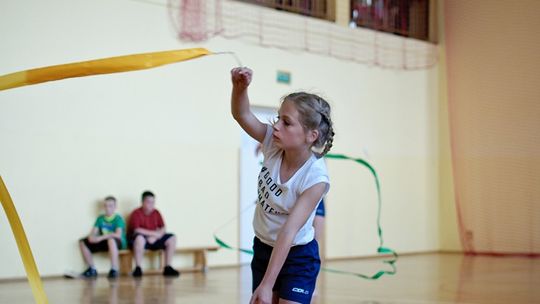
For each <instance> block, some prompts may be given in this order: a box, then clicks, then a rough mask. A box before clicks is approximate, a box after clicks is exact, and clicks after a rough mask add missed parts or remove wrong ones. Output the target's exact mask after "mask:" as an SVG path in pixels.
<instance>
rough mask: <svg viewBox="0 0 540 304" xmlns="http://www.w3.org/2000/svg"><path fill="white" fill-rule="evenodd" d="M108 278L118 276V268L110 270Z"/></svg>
mask: <svg viewBox="0 0 540 304" xmlns="http://www.w3.org/2000/svg"><path fill="white" fill-rule="evenodd" d="M107 278H109V279H115V278H118V270H116V269H111V270H109V274H108V275H107Z"/></svg>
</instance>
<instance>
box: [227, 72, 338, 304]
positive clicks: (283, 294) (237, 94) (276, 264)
mask: <svg viewBox="0 0 540 304" xmlns="http://www.w3.org/2000/svg"><path fill="white" fill-rule="evenodd" d="M251 78H252V71H251V70H250V69H248V68H242V67H241V68H235V69H233V70H232V71H231V79H232V84H233V89H232V94H231V112H232V115H233V117H234V119H235V120H236V121H237V122H238V124H240V126H241V127H242V128H243V129H244V130H245V131H246V132H247V133H248V134H249V135H250V136H251V137H253V138H254V139H255V140H257V141H259V142H260V143H262V152H263V155H264V162H263V168H262V169H261V172H260V174H259V180H258V194H259V195H258V204H257V208H256V210H255V216H254V220H253V226H254V230H255V239H254V244H253V251H254V256H253V260H252V262H251V270H252V277H253V295H252V297H251V301H250V303H253V304H254V303H265V304H266V303H278V302H279V303H310V301H311V297H312V293H313V290H314V288H315V282H316V280H317V274H318V273H319V269H320V258H319V248H318V244H317V241H316V240H315V239H314V229H313V218H314V217H315V209H316V207H317V204H318V203H319V202H320V201H321V198H322V197H323V196H324V195H325V194H326V193H327V192H328V189H329V186H330V184H329V179H328V174H327V171H326V166H325V164H324V161H323V159H321V157H322V156H323V155H324V154H326V153H327V152H328V151H329V150H330V148H331V147H332V141H333V136H334V132H333V129H332V121H331V120H330V106H329V105H328V103H327V102H326V101H325V100H323V99H322V98H320V97H319V96H317V95H313V94H308V93H292V94H289V95H287V96H285V97H284V98H283V100H282V103H281V107H280V109H279V111H278V114H279V116H278V117H277V121H275V122H274V123H273V124H272V126H270V125H267V124H263V123H261V122H260V121H259V120H258V119H257V118H256V117H255V115H254V114H253V113H252V112H251V110H250V108H249V98H248V95H247V87H248V86H249V84H250V82H251ZM313 148H314V149H319V150H318V151H320V149H322V152H320V153H318V152H315V151H314V150H313Z"/></svg>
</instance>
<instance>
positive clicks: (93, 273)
mask: <svg viewBox="0 0 540 304" xmlns="http://www.w3.org/2000/svg"><path fill="white" fill-rule="evenodd" d="M82 276H83V277H85V278H95V277H97V270H96V269H95V268H93V267H88V269H86V270H85V271H84V272H83V273H82Z"/></svg>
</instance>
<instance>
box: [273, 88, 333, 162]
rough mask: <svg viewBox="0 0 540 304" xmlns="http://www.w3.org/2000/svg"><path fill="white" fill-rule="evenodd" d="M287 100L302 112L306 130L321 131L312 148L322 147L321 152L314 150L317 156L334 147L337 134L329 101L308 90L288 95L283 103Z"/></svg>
mask: <svg viewBox="0 0 540 304" xmlns="http://www.w3.org/2000/svg"><path fill="white" fill-rule="evenodd" d="M285 101H290V102H292V103H294V105H295V106H296V109H297V110H298V113H299V114H300V122H301V123H302V125H303V126H304V128H305V129H306V130H318V131H319V137H317V139H316V140H315V142H314V143H313V146H312V148H315V149H318V150H321V149H322V151H320V152H318V151H314V152H315V153H316V154H317V157H319V158H320V157H323V156H324V155H325V154H326V153H328V151H330V149H331V148H332V142H333V141H334V135H335V133H334V127H333V124H332V119H331V118H330V105H329V104H328V102H326V100H324V99H323V98H322V97H320V96H317V95H315V94H310V93H306V92H296V93H291V94H289V95H286V96H285V97H283V98H282V103H283V102H285Z"/></svg>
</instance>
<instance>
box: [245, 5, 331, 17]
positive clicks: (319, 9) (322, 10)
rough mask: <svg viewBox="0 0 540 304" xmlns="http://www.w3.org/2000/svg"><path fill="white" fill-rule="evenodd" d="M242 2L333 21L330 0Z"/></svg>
mask: <svg viewBox="0 0 540 304" xmlns="http://www.w3.org/2000/svg"><path fill="white" fill-rule="evenodd" d="M241 1H242V2H248V3H253V4H257V5H262V6H266V7H270V8H275V9H277V10H283V11H288V12H292V13H297V14H301V15H305V16H310V17H315V18H319V19H326V20H331V21H333V20H334V19H335V17H334V16H333V15H332V14H331V13H330V11H331V10H330V9H329V8H330V5H329V3H328V2H333V1H329V0H241Z"/></svg>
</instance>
